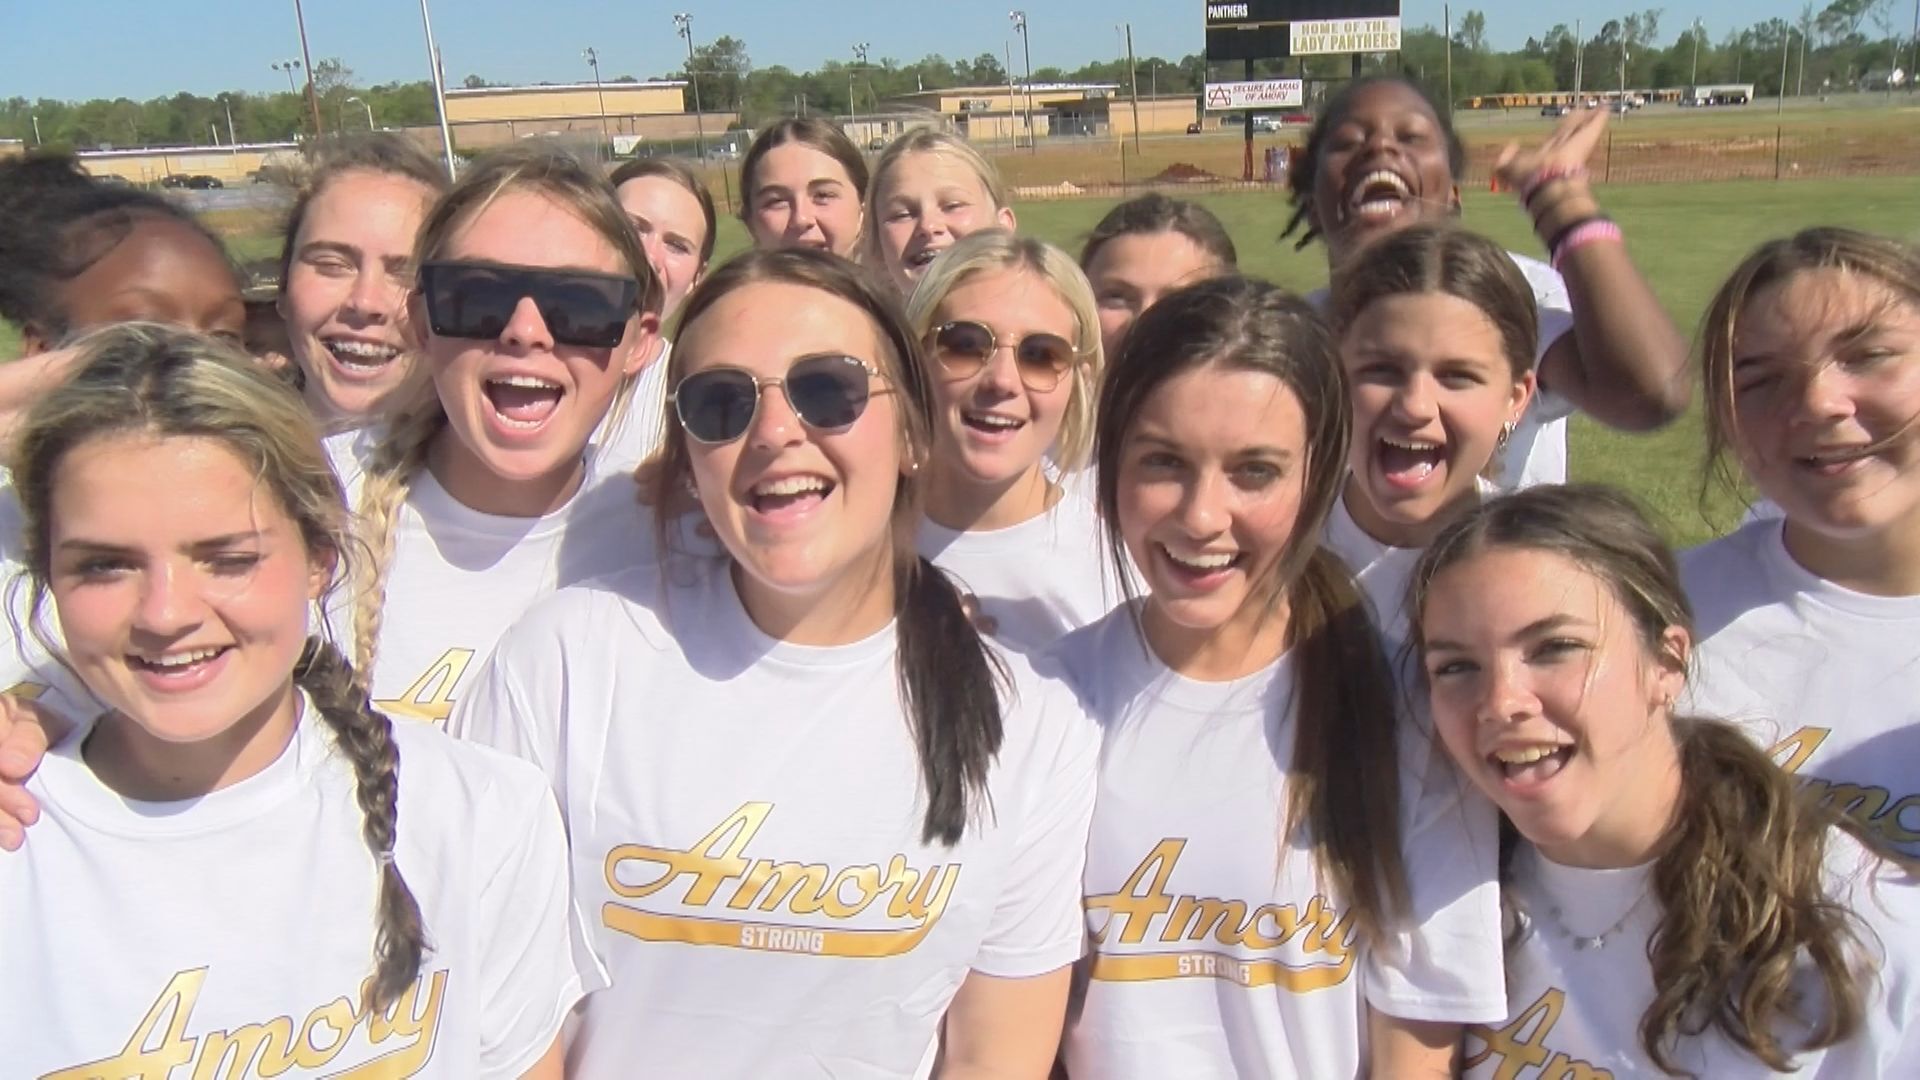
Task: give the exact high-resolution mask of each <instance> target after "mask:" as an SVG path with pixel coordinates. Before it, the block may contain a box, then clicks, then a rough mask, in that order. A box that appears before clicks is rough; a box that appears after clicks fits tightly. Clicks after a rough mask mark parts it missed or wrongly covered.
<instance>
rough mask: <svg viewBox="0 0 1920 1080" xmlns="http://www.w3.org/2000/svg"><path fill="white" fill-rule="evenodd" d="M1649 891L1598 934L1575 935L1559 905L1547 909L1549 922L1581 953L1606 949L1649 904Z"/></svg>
mask: <svg viewBox="0 0 1920 1080" xmlns="http://www.w3.org/2000/svg"><path fill="white" fill-rule="evenodd" d="M1648 891H1649V890H1647V889H1641V890H1640V895H1639V896H1638V897H1637V898H1635V900H1634V901H1633V903H1632V904H1631V905H1630V906H1628V908H1627V910H1625V911H1623V912H1621V913H1620V917H1619V918H1618V919H1615V920H1614V922H1613V925H1612V926H1609V927H1607V928H1606V929H1605V930H1602V931H1600V932H1599V933H1597V934H1576V933H1574V932H1573V931H1572V930H1571V929H1570V928H1568V926H1567V923H1566V919H1565V918H1564V917H1563V916H1562V915H1561V913H1560V907H1559V905H1557V904H1556V905H1554V906H1552V907H1549V908H1548V909H1547V921H1548V922H1550V923H1552V924H1553V928H1554V930H1555V931H1557V932H1558V933H1559V934H1560V936H1561V937H1564V938H1566V939H1567V940H1568V941H1571V942H1573V947H1574V948H1575V949H1576V950H1578V951H1580V952H1587V951H1589V950H1595V949H1604V948H1606V947H1607V939H1608V938H1610V937H1612V936H1613V935H1615V934H1617V933H1619V932H1620V928H1621V927H1623V926H1625V925H1627V920H1628V919H1631V918H1633V913H1634V912H1636V911H1639V910H1640V905H1641V904H1644V903H1646V902H1647V894H1648Z"/></svg>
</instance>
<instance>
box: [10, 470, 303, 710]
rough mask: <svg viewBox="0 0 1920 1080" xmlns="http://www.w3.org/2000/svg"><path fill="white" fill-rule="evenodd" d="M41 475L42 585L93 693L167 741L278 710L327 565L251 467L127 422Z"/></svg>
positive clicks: (288, 694) (288, 701) (284, 705)
mask: <svg viewBox="0 0 1920 1080" xmlns="http://www.w3.org/2000/svg"><path fill="white" fill-rule="evenodd" d="M156 476H162V477H165V478H166V483H165V484H160V485H156V484H155V483H154V477H156ZM52 479H53V484H52V488H53V495H52V501H51V504H50V507H49V515H48V530H49V544H48V548H49V552H50V564H51V572H50V575H49V586H50V591H51V593H52V598H53V603H54V608H55V611H56V612H57V614H58V616H59V625H60V628H61V631H62V633H63V634H64V635H65V638H66V646H67V654H68V656H69V657H70V658H71V660H72V662H73V666H74V668H75V670H76V671H77V672H78V673H79V675H80V677H81V679H82V680H84V681H85V683H86V684H87V688H88V689H89V690H91V691H92V692H93V693H94V695H95V696H97V697H99V698H100V700H101V701H102V702H104V703H106V704H107V705H108V706H109V707H111V708H112V709H113V710H114V711H115V712H117V713H118V714H119V715H120V716H122V717H124V718H125V719H126V720H128V721H130V722H131V723H132V724H134V725H136V726H137V727H138V728H139V729H140V730H141V731H143V732H144V733H145V734H146V735H147V736H149V737H151V738H152V739H154V740H158V741H161V742H167V743H195V742H201V741H203V740H207V739H213V738H216V737H218V736H220V735H222V734H224V733H226V732H227V731H228V730H229V729H232V728H234V727H235V725H238V724H241V723H243V722H244V721H246V720H248V719H249V718H257V717H259V716H260V715H262V714H263V711H264V712H266V713H272V712H275V711H276V710H283V709H284V710H291V708H292V672H293V666H294V662H295V661H296V660H297V659H298V658H299V655H300V650H301V648H302V647H303V646H304V645H305V643H306V639H307V631H308V612H309V610H310V606H311V602H312V601H313V600H314V599H315V598H317V597H318V596H319V595H320V592H321V590H322V589H323V588H324V586H325V583H326V579H327V567H326V566H325V565H323V562H322V561H321V560H319V559H316V558H315V557H314V556H313V554H312V553H311V552H309V551H308V550H307V547H306V545H305V543H304V542H303V541H302V539H301V536H300V531H299V528H298V527H297V526H296V525H295V524H294V522H293V521H292V519H290V518H289V517H288V516H287V514H286V511H285V510H284V509H283V508H282V507H281V506H280V505H279V502H278V500H276V499H275V498H274V496H273V494H272V492H271V491H270V490H269V489H268V488H267V487H266V485H264V484H263V483H261V482H260V480H259V479H258V478H257V477H256V476H255V473H254V470H253V469H251V468H249V467H248V466H247V464H246V463H245V462H244V461H242V460H241V459H240V458H239V457H238V456H237V455H236V454H234V453H233V451H231V450H229V449H228V448H227V447H226V446H225V445H224V444H223V443H221V442H219V441H218V440H215V439H209V438H199V437H185V436H175V437H160V438H156V437H153V436H148V435H143V434H136V435H122V436H111V437H105V438H99V439H95V440H93V441H90V442H84V443H82V444H80V445H79V446H77V447H75V448H74V449H72V450H70V451H68V452H67V454H66V455H65V456H64V457H63V458H62V459H61V460H60V462H59V464H58V465H57V466H56V467H55V469H54V472H53V478H52ZM289 715H290V713H289Z"/></svg>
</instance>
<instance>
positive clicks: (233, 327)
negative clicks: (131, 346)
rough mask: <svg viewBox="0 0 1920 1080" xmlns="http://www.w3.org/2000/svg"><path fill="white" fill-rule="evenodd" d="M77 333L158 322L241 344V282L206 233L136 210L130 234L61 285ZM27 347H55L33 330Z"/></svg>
mask: <svg viewBox="0 0 1920 1080" xmlns="http://www.w3.org/2000/svg"><path fill="white" fill-rule="evenodd" d="M58 304H59V306H60V308H61V310H63V311H65V312H66V317H67V324H68V327H67V328H68V330H69V331H81V330H90V329H93V328H94V327H99V326H109V325H112V324H114V323H123V322H158V323H167V324H169V325H172V326H179V327H184V328H185V329H188V330H195V331H198V332H200V333H203V334H211V335H214V336H216V337H223V338H227V339H229V340H231V341H232V342H233V343H234V344H236V345H238V344H239V343H240V341H241V340H242V337H243V335H244V334H245V332H246V328H247V307H246V304H245V303H244V302H243V301H242V300H241V299H240V282H239V280H238V279H236V278H235V277H234V273H233V267H232V266H230V265H229V264H228V263H227V260H226V256H225V254H224V253H222V252H221V251H220V250H219V249H218V248H216V247H215V246H214V245H213V244H212V243H211V242H210V241H208V239H207V238H206V237H205V236H202V235H201V234H200V233H199V231H198V230H196V229H194V228H192V227H191V226H188V225H186V224H184V223H182V222H178V221H175V220H173V219H172V218H166V217H161V216H159V215H157V214H152V213H146V214H136V215H135V216H134V217H133V220H132V224H131V227H130V228H129V229H128V230H127V232H126V235H125V236H123V237H122V238H121V239H120V242H119V243H117V244H115V245H114V247H113V248H112V250H110V251H108V252H107V253H106V254H105V255H104V256H102V257H101V258H100V259H99V260H97V261H96V262H94V264H93V265H92V266H89V267H87V268H86V269H85V270H84V271H82V272H81V273H80V274H79V275H78V276H76V277H74V278H73V279H72V280H70V281H68V282H67V283H66V284H65V285H64V286H62V287H61V289H60V295H59V298H58ZM27 330H28V334H27V351H28V352H35V351H38V350H40V349H43V348H47V347H50V346H52V345H53V344H54V342H51V341H48V340H46V339H45V338H43V337H42V336H41V335H40V333H39V330H40V328H38V327H28V328H27Z"/></svg>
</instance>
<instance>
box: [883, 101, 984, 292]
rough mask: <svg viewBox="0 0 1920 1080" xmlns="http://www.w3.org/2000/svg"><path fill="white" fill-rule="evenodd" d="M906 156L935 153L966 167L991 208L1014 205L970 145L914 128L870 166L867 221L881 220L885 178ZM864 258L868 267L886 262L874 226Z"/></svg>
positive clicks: (948, 135)
mask: <svg viewBox="0 0 1920 1080" xmlns="http://www.w3.org/2000/svg"><path fill="white" fill-rule="evenodd" d="M908 154H938V155H940V156H941V157H945V158H951V159H953V160H954V161H958V162H959V163H960V164H962V165H965V166H966V167H967V170H968V171H969V172H971V173H973V175H974V178H975V179H977V180H979V181H980V188H981V190H982V191H985V192H986V193H987V198H988V199H989V200H991V201H992V203H993V208H994V209H995V210H996V211H998V210H1005V209H1007V208H1008V207H1010V206H1012V205H1013V203H1012V201H1011V200H1009V199H1008V197H1007V185H1006V184H1005V182H1003V181H1002V180H1001V179H1000V170H999V169H996V168H994V167H993V162H991V161H988V160H987V158H986V155H984V154H982V153H981V152H980V151H978V150H976V149H974V146H973V144H972V143H970V142H968V141H967V140H965V139H963V138H961V137H960V136H958V135H954V134H951V133H949V132H945V131H941V130H939V129H938V128H930V127H917V128H913V129H911V130H909V131H907V132H905V133H903V134H902V135H901V136H900V137H899V138H897V139H895V140H893V141H892V142H890V143H888V144H887V148H886V149H885V150H882V151H880V157H879V158H878V159H877V160H875V161H874V163H873V181H872V182H871V183H869V184H868V185H867V221H869V222H873V223H878V222H879V221H880V200H881V199H882V198H883V197H884V192H885V191H886V188H887V178H888V177H889V176H891V175H892V174H893V170H894V169H896V168H899V166H900V163H901V162H902V161H904V160H906V157H907V155H908ZM866 241H867V258H868V259H869V260H870V265H873V266H884V265H885V260H884V258H883V257H882V255H881V252H880V245H881V243H882V240H881V238H880V230H879V228H878V226H877V224H875V225H873V226H870V227H869V228H868V229H867V236H866Z"/></svg>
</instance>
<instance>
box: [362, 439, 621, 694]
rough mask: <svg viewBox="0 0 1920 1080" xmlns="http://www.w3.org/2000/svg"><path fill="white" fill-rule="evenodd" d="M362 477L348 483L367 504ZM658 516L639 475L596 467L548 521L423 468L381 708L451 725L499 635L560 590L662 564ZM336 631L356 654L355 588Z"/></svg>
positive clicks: (402, 544)
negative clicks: (473, 498)
mask: <svg viewBox="0 0 1920 1080" xmlns="http://www.w3.org/2000/svg"><path fill="white" fill-rule="evenodd" d="M360 481H361V476H360V474H359V473H358V472H357V471H356V472H355V473H353V474H352V475H351V476H350V478H349V482H348V485H347V486H348V492H349V495H348V504H349V505H350V506H354V507H356V508H357V507H358V506H359V505H360ZM656 550H657V543H656V540H655V535H654V519H653V516H652V515H651V514H650V513H649V512H648V511H647V509H646V507H644V506H643V505H641V504H640V501H639V489H638V488H637V486H636V485H635V484H634V482H633V480H632V479H630V478H628V477H626V476H620V475H605V474H596V473H595V472H594V471H593V469H592V468H591V467H589V471H588V480H587V482H586V483H585V484H584V485H583V486H582V487H581V489H580V491H579V492H578V493H576V494H575V495H574V497H573V498H572V499H570V500H568V502H567V503H566V505H564V506H562V507H560V508H559V509H558V510H555V511H553V512H552V513H549V514H546V515H544V516H542V517H537V518H521V517H501V516H498V515H494V514H483V513H481V512H479V511H477V510H474V509H471V508H469V507H468V506H466V505H465V504H463V503H461V502H460V501H459V500H457V499H455V498H454V497H453V496H452V495H450V494H448V492H447V490H446V488H444V487H442V486H440V482H439V481H438V480H435V479H434V477H433V473H432V471H431V470H428V469H421V470H420V471H419V473H418V474H416V475H415V477H414V480H413V485H412V487H411V489H410V490H409V492H408V495H407V500H406V503H405V504H404V505H403V507H402V508H401V511H400V516H399V521H398V523H397V525H396V529H395V536H394V546H393V561H392V563H391V564H390V566H389V569H388V571H387V587H386V602H385V605H384V607H383V609H382V615H381V624H380V639H379V643H378V647H377V649H376V650H375V653H374V662H373V673H372V686H373V697H374V704H375V706H376V707H378V708H379V709H381V710H382V711H384V712H386V713H387V714H388V715H389V716H392V717H393V718H394V719H396V720H402V719H408V720H426V721H431V722H433V723H445V721H446V719H447V717H448V715H449V714H450V713H451V712H452V710H453V703H454V702H455V701H457V700H458V699H459V695H460V692H461V690H462V688H463V687H465V686H466V684H467V683H468V682H469V681H470V680H471V678H472V676H473V674H474V673H475V672H477V671H479V670H480V664H481V661H483V660H485V659H486V656H487V653H488V652H489V651H491V650H492V648H493V643H494V641H495V640H496V639H497V638H499V636H500V634H501V633H502V632H504V631H505V630H506V628H507V627H508V626H510V625H511V624H512V623H513V620H514V619H516V618H518V617H519V615H520V613H521V612H523V611H525V610H526V609H527V608H528V606H529V605H531V604H532V603H533V602H534V601H535V600H538V599H539V598H540V597H542V596H545V595H547V594H548V593H550V592H552V591H553V590H555V589H557V588H559V587H561V586H562V585H568V584H571V583H573V582H576V581H584V580H586V579H588V578H592V577H598V576H600V575H602V574H607V573H611V572H613V571H616V570H620V569H624V568H626V567H629V566H634V565H651V564H653V562H654V561H655V559H654V554H653V553H654V552H655V551H656ZM327 614H328V622H329V624H330V626H331V630H332V634H333V638H334V640H335V641H336V642H338V643H340V646H341V649H342V651H343V652H346V653H347V654H348V655H349V656H351V655H352V643H353V640H354V638H353V590H352V588H351V587H349V586H348V585H342V586H341V587H338V588H336V589H335V590H334V593H333V596H332V597H331V602H330V604H329V605H328V612H327Z"/></svg>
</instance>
